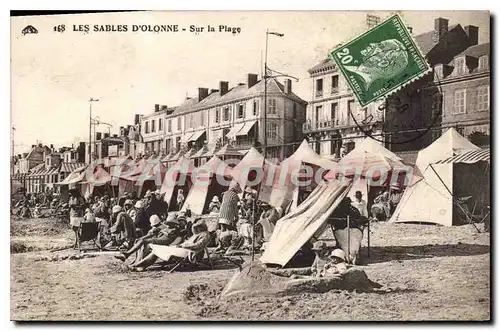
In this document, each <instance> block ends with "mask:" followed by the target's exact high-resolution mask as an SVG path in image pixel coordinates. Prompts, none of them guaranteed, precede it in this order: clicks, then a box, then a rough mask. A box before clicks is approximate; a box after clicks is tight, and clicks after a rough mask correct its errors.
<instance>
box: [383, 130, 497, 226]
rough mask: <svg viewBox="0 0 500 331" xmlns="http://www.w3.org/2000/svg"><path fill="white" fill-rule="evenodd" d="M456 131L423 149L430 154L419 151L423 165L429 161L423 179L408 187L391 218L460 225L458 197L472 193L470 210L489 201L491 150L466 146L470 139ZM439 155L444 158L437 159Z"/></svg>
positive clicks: (460, 211) (461, 216) (468, 144)
mask: <svg viewBox="0 0 500 331" xmlns="http://www.w3.org/2000/svg"><path fill="white" fill-rule="evenodd" d="M454 132H456V131H455V130H453V131H451V132H450V131H448V132H447V133H445V135H443V136H442V137H440V138H439V139H438V140H436V141H435V142H434V143H433V144H431V145H430V146H429V147H427V148H426V149H425V150H423V151H422V152H425V153H432V154H431V155H426V154H425V153H423V154H422V155H420V153H419V157H421V156H422V158H421V159H420V161H421V162H420V165H424V164H427V166H426V168H425V170H424V171H423V179H421V180H420V181H418V182H417V183H415V184H414V185H412V186H410V187H407V188H406V190H405V192H404V194H403V196H402V197H401V201H400V202H399V204H398V206H397V208H396V210H395V211H394V214H393V215H392V217H391V219H390V220H389V221H390V222H396V223H403V222H425V223H434V224H440V225H445V226H451V225H458V224H462V223H464V221H465V220H464V218H465V213H464V210H463V208H464V205H462V204H461V203H458V199H459V198H463V197H467V196H470V197H471V199H470V200H469V201H468V202H467V203H466V204H467V208H468V209H469V210H472V209H476V208H479V209H480V208H482V207H484V206H486V205H489V189H487V188H488V187H489V181H490V173H489V163H488V161H489V151H488V150H481V149H479V148H478V147H477V146H475V145H472V147H471V148H470V149H469V150H464V148H466V147H467V146H469V147H470V145H471V143H470V142H463V141H462V139H460V137H461V136H458V137H457V136H456V135H455V133H454ZM443 137H445V138H443ZM441 138H443V139H441ZM462 138H463V137H462ZM440 139H441V140H440ZM445 139H447V140H445ZM463 139H465V138H463ZM434 144H436V146H437V147H436V146H433V145H434ZM438 147H439V149H438ZM436 155H441V156H442V157H441V159H437V160H436ZM450 155H452V156H450ZM422 160H424V162H422ZM417 161H418V159H417ZM427 162H429V163H427Z"/></svg>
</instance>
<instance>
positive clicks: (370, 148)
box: [349, 137, 402, 162]
mask: <svg viewBox="0 0 500 331" xmlns="http://www.w3.org/2000/svg"><path fill="white" fill-rule="evenodd" d="M359 152H368V153H374V154H381V155H383V156H384V157H385V158H387V159H390V160H393V161H396V162H401V161H402V159H401V158H400V157H399V156H397V155H396V154H395V153H394V152H392V151H390V150H388V149H387V148H385V147H384V146H383V145H382V143H381V142H379V141H377V140H375V139H373V138H371V137H366V138H365V139H363V141H362V142H361V143H359V144H357V145H356V147H355V148H354V149H353V150H352V151H351V152H350V153H349V154H351V153H353V154H356V153H359Z"/></svg>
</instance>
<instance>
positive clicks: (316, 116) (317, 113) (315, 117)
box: [314, 106, 323, 123]
mask: <svg viewBox="0 0 500 331" xmlns="http://www.w3.org/2000/svg"><path fill="white" fill-rule="evenodd" d="M322 111H323V106H316V113H315V114H314V121H315V122H316V123H318V122H319V118H320V114H321V113H322Z"/></svg>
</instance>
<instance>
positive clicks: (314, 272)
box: [290, 241, 329, 279]
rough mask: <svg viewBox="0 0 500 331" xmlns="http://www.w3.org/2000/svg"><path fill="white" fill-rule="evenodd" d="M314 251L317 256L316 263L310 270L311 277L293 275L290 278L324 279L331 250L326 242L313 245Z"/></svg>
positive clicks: (317, 242)
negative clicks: (323, 273) (323, 275)
mask: <svg viewBox="0 0 500 331" xmlns="http://www.w3.org/2000/svg"><path fill="white" fill-rule="evenodd" d="M312 251H313V252H314V254H315V258H314V262H313V263H312V265H311V268H310V273H311V274H310V276H305V275H292V276H291V277H290V278H292V279H297V278H311V276H312V277H322V272H323V269H324V267H325V265H326V264H327V263H328V262H329V254H328V253H329V249H328V246H327V245H326V243H325V242H324V241H316V242H315V243H314V244H313V247H312Z"/></svg>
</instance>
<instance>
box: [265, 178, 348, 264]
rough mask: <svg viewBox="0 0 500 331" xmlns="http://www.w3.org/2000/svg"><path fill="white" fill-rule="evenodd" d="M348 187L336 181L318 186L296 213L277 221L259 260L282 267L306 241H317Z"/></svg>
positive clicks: (293, 212)
mask: <svg viewBox="0 0 500 331" xmlns="http://www.w3.org/2000/svg"><path fill="white" fill-rule="evenodd" d="M350 186H351V184H350V183H349V184H347V185H344V184H343V183H341V182H340V181H337V180H333V181H331V182H328V183H324V184H321V185H319V186H318V187H316V189H315V190H314V191H313V192H312V193H311V194H310V195H309V197H308V198H307V199H306V200H305V201H304V202H303V203H301V204H300V205H299V207H298V208H297V209H296V210H294V211H292V212H290V213H289V214H287V215H285V216H284V217H282V218H281V219H280V220H278V222H277V223H276V226H275V228H274V231H273V234H272V235H271V238H270V239H269V242H268V246H267V249H266V251H265V252H264V254H263V255H262V257H261V258H260V260H261V261H262V263H266V264H278V265H281V266H284V265H285V264H287V263H288V261H290V259H291V258H292V257H293V256H294V255H295V253H297V252H298V250H299V249H300V248H301V247H302V246H303V245H304V244H305V243H306V242H307V241H308V240H310V239H311V238H312V237H316V238H317V237H318V236H319V235H320V234H321V233H322V232H323V231H324V230H325V229H326V226H327V223H326V221H327V218H328V216H330V215H331V214H332V212H333V211H334V210H335V209H336V208H337V206H338V205H339V203H340V202H341V201H342V199H343V198H344V197H345V196H346V194H347V192H348V191H349V188H350Z"/></svg>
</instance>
